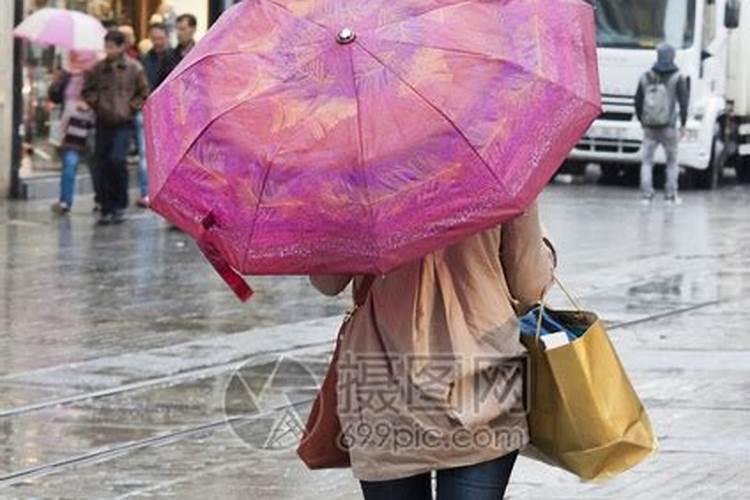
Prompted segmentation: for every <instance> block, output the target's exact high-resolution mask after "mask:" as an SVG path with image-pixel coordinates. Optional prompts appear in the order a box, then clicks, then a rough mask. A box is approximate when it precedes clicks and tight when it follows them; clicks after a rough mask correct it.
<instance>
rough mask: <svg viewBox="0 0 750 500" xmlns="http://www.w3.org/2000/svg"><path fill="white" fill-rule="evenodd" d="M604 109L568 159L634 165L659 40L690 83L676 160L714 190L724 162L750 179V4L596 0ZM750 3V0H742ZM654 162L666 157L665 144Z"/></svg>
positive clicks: (606, 166) (611, 166)
mask: <svg viewBox="0 0 750 500" xmlns="http://www.w3.org/2000/svg"><path fill="white" fill-rule="evenodd" d="M592 3H593V4H594V5H595V8H596V28H597V46H598V59H599V73H600V78H601V89H602V108H603V113H602V115H601V116H600V117H599V119H597V120H596V121H595V122H594V124H593V125H592V126H591V128H590V129H589V130H588V132H587V133H586V135H585V136H584V137H583V139H582V140H581V141H580V142H579V143H578V144H577V145H576V146H575V148H574V149H573V151H572V152H571V154H570V157H569V162H570V164H578V165H581V164H585V163H588V162H595V163H599V164H601V165H602V169H603V172H604V174H605V175H612V173H613V172H616V171H619V172H622V171H623V170H632V169H637V168H638V167H639V166H640V162H641V144H642V141H643V130H642V128H641V125H640V123H639V121H638V119H637V117H636V113H635V99H634V96H635V92H636V90H637V87H638V82H639V80H640V78H641V75H643V73H644V72H646V71H648V70H649V69H650V68H651V66H652V65H653V64H654V62H655V61H656V46H657V45H658V44H659V43H662V42H667V43H669V44H670V45H672V46H673V47H674V48H675V49H676V53H677V54H676V61H675V62H676V64H677V66H678V67H679V68H680V72H681V74H682V75H683V77H684V78H686V79H687V81H688V84H689V87H690V93H691V96H690V106H689V112H688V122H687V125H686V133H685V136H684V138H683V140H682V141H681V142H680V148H679V162H680V166H681V169H682V170H683V173H684V174H685V175H686V176H687V178H688V179H689V181H690V184H693V185H694V186H695V187H698V188H705V189H712V188H714V187H716V185H717V184H718V181H719V178H720V176H721V174H722V169H723V166H724V164H725V163H727V162H732V163H733V164H734V165H735V167H736V168H737V170H738V177H739V178H740V179H741V180H747V174H748V172H747V169H748V168H750V166H749V165H748V164H747V158H748V156H747V155H748V154H750V151H748V150H747V148H748V147H750V145H747V144H746V143H747V136H748V135H750V130H748V128H749V127H750V124H748V121H747V117H748V115H749V114H750V113H748V109H747V108H748V107H749V103H748V94H750V78H749V75H748V66H749V65H750V53H749V52H750V37H749V35H750V5H744V9H743V8H741V6H740V2H739V1H737V0H595V1H594V2H592ZM744 3H746V4H748V3H750V2H749V1H748V0H745V2H744ZM656 161H657V162H658V163H663V162H664V161H665V156H664V151H663V150H662V149H661V148H660V149H659V151H658V153H657V157H656Z"/></svg>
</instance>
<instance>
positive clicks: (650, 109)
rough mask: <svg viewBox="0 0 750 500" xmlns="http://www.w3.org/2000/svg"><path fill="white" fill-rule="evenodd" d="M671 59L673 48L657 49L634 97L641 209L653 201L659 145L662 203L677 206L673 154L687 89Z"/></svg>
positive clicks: (683, 122)
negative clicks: (663, 164)
mask: <svg viewBox="0 0 750 500" xmlns="http://www.w3.org/2000/svg"><path fill="white" fill-rule="evenodd" d="M674 59H675V50H674V48H672V46H670V45H668V44H666V43H664V44H660V45H659V46H658V47H657V61H656V64H654V66H653V67H652V68H651V70H649V71H647V72H646V73H644V74H643V76H642V77H641V79H640V81H639V82H638V90H637V91H636V94H635V112H636V115H637V116H638V120H639V121H640V122H641V124H642V125H643V163H642V164H641V196H642V198H641V199H642V201H643V204H644V205H649V204H651V201H652V200H653V197H654V185H653V170H654V155H655V153H656V148H658V147H659V145H660V144H661V145H662V146H663V147H664V150H665V151H666V154H667V183H666V186H665V199H666V201H667V203H672V204H678V203H680V198H679V197H678V196H677V189H678V179H679V175H680V170H679V166H678V163H677V152H678V145H679V140H680V139H681V138H682V137H684V135H685V125H686V123H687V117H688V104H689V101H690V88H689V87H688V82H687V81H686V79H685V78H684V77H683V76H682V75H681V74H680V71H679V68H678V67H677V66H676V65H675V63H674ZM678 105H679V114H678V111H677V108H678ZM678 119H679V122H680V131H679V134H678V132H677V122H678Z"/></svg>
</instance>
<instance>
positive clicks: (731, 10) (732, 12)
mask: <svg viewBox="0 0 750 500" xmlns="http://www.w3.org/2000/svg"><path fill="white" fill-rule="evenodd" d="M739 26H740V0H727V4H726V7H725V9H724V27H725V28H727V29H730V30H731V29H735V28H739Z"/></svg>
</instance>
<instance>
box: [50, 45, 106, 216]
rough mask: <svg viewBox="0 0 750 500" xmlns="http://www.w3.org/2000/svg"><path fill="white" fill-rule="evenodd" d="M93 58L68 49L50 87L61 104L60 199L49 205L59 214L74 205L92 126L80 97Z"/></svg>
mask: <svg viewBox="0 0 750 500" xmlns="http://www.w3.org/2000/svg"><path fill="white" fill-rule="evenodd" d="M96 61H97V56H96V53H94V52H77V51H70V52H69V54H67V57H66V58H65V62H64V63H63V71H62V72H60V73H58V74H57V75H56V76H55V80H54V82H53V83H52V85H51V86H50V88H49V98H50V100H51V101H52V102H54V103H56V104H61V105H62V106H63V114H62V120H61V121H62V131H63V138H62V144H61V145H60V156H61V157H62V174H61V176H60V199H59V201H57V202H56V203H54V204H53V205H52V211H53V212H56V213H58V214H66V213H68V212H69V211H70V208H71V207H72V206H73V194H74V193H75V182H76V171H77V169H78V164H79V163H80V158H81V154H82V153H83V152H84V151H85V150H86V146H87V140H88V136H89V133H90V132H91V130H92V128H93V126H94V113H93V112H92V111H91V108H89V106H88V105H87V104H86V103H85V102H84V101H83V99H82V98H81V90H82V89H83V79H84V72H85V71H86V70H88V69H89V68H91V67H92V66H93V65H94V64H96ZM92 177H93V176H92Z"/></svg>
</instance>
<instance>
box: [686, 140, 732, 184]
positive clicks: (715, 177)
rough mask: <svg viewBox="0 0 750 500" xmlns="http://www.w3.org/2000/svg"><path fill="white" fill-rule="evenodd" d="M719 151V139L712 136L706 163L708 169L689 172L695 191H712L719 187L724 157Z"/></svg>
mask: <svg viewBox="0 0 750 500" xmlns="http://www.w3.org/2000/svg"><path fill="white" fill-rule="evenodd" d="M721 150H722V148H721V147H720V144H719V138H718V137H716V136H714V140H713V142H712V143H711V159H710V160H709V162H708V168H707V169H705V170H692V169H691V170H690V176H691V177H693V179H692V181H693V182H692V184H693V186H694V187H695V188H696V189H702V190H704V191H712V190H714V189H716V188H717V187H719V181H720V180H721V177H722V173H723V171H724V155H723V154H722V151H721Z"/></svg>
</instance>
